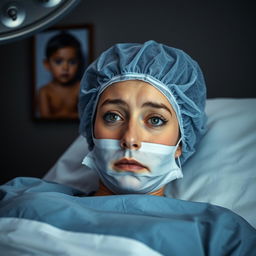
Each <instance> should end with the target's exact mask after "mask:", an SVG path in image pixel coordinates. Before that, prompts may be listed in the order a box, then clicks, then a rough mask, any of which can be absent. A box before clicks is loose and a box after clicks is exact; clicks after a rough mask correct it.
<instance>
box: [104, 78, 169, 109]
mask: <svg viewBox="0 0 256 256" xmlns="http://www.w3.org/2000/svg"><path fill="white" fill-rule="evenodd" d="M116 98H118V99H122V100H124V101H126V102H131V101H135V100H136V101H140V102H146V101H152V102H156V103H164V104H167V105H170V103H169V101H168V100H167V98H166V97H165V96H164V95H163V94H162V93H161V92H160V91H159V90H158V89H156V88H155V87H154V86H152V85H151V84H149V83H147V82H144V81H140V80H127V81H121V82H116V83H113V84H112V85H110V86H109V87H108V88H107V89H106V90H105V91H104V92H103V93H102V94H101V96H100V99H99V102H102V101H104V100H106V99H116ZM170 106H171V105H170Z"/></svg>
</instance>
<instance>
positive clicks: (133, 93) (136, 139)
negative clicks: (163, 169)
mask: <svg viewBox="0 0 256 256" xmlns="http://www.w3.org/2000/svg"><path fill="white" fill-rule="evenodd" d="M94 136H95V138H96V139H116V140H120V146H121V147H123V148H129V149H133V150H138V149H139V148H140V147H141V142H150V143H158V144H164V145H169V146H174V145H176V144H177V142H178V140H179V125H178V120H177V118H176V114H175V112H174V110H173V108H172V106H171V105H170V103H169V102H168V100H167V99H166V97H165V96H164V95H163V94H162V93H160V92H159V91H158V90H157V89H155V88H154V87H153V86H152V85H150V84H149V83H146V82H143V81H139V80H129V81H123V82H117V83H114V84H112V85H111V86H109V87H108V88H107V89H106V90H105V91H104V92H103V93H102V95H101V96H100V99H99V102H98V106H97V112H96V117H95V124H94ZM180 154H181V148H180V147H178V149H177V151H176V157H178V156H180Z"/></svg>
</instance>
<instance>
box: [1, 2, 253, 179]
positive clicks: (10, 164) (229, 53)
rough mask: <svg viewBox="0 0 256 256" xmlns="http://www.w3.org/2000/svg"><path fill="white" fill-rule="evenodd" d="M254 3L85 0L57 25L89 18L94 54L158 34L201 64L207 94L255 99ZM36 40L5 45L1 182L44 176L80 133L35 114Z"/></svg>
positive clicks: (70, 123)
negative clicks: (33, 112)
mask: <svg viewBox="0 0 256 256" xmlns="http://www.w3.org/2000/svg"><path fill="white" fill-rule="evenodd" d="M255 9H256V8H255V4H254V3H253V1H246V0H243V1H242V0H239V1H238V0H233V1H232V0H226V1H220V0H216V1H206V0H204V1H203V0H194V1H191V0H168V1H166V0H158V1H148V0H127V1H120V0H119V1H118V0H108V1H99V0H82V1H80V3H79V4H78V5H77V6H76V7H75V8H74V9H73V10H72V11H71V12H70V13H68V14H67V15H66V16H64V17H63V18H62V19H61V20H59V21H58V22H57V23H55V24H53V26H69V25H82V24H91V25H92V26H93V57H94V58H96V57H97V56H98V55H99V54H100V53H101V52H102V51H104V50H106V49H107V48H108V47H110V46H112V45H113V44H115V43H119V42H141V43H142V42H144V41H146V40H150V39H153V40H156V41H158V42H161V43H164V44H167V45H170V46H173V47H176V48H180V49H183V50H184V51H185V52H187V53H188V54H189V55H190V56H191V57H193V58H194V59H195V60H197V62H198V63H199V65H200V66H201V68H202V70H203V73H204V75H205V80H206V83H207V87H208V98H220V97H228V98H250V97H256V84H255V78H254V75H255V57H256V56H255V55H256V54H255V53H256V50H255V47H256V40H255ZM31 42H32V36H30V37H27V38H23V39H20V40H15V41H13V42H8V43H5V44H1V45H0V56H1V62H0V84H1V101H0V102H1V107H0V111H1V114H0V115H1V146H2V148H1V175H0V184H2V183H4V182H6V181H8V180H10V179H12V178H14V177H16V176H32V177H42V176H43V175H44V174H45V173H46V172H47V171H48V170H49V169H50V168H51V167H52V165H53V164H54V163H55V162H56V161H57V160H58V158H59V157H60V156H61V154H62V153H63V152H64V151H65V150H66V149H67V147H68V146H69V145H70V144H71V143H72V142H73V141H74V139H75V138H76V137H77V136H78V124H79V122H78V121H51V122H49V121H48V122H47V121H45V122H42V121H35V120H33V118H32V109H31V108H32V89H31V88H32V83H33V81H32V76H33V74H32V72H33V70H32V69H33V68H32V65H33V61H32V48H31V44H32V43H31ZM255 111H256V110H255Z"/></svg>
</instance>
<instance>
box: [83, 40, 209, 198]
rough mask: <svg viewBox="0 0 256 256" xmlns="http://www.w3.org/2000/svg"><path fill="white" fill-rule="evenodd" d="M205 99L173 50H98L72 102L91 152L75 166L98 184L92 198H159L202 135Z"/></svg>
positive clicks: (185, 61)
mask: <svg viewBox="0 0 256 256" xmlns="http://www.w3.org/2000/svg"><path fill="white" fill-rule="evenodd" d="M205 99H206V88H205V83H204V79H203V75H202V72H201V70H200V68H199V66H198V64H197V63H196V62H195V61H194V60H192V59H191V58H190V57H189V56H188V55H187V54H186V53H184V52H183V51H181V50H178V49H175V48H172V47H168V46H166V45H163V44H159V43H157V42H155V41H148V42H146V43H144V44H132V43H128V44H117V45H115V46H113V47H111V48H110V49H108V50H107V51H105V52H104V53H103V54H102V55H101V56H100V57H99V58H98V59H97V60H96V61H95V62H94V63H92V64H91V66H90V67H89V68H88V69H87V71H86V72H85V74H84V77H83V79H82V82H81V91H80V103H79V113H80V119H81V121H80V132H81V133H82V134H83V135H84V136H85V137H86V139H87V142H88V144H89V149H90V150H91V152H90V153H89V154H88V155H87V156H86V157H85V159H84V161H83V163H84V164H85V165H87V166H88V167H90V168H91V169H93V170H95V171H97V173H98V175H99V177H100V179H101V184H100V188H99V191H98V192H97V193H96V194H95V195H106V194H120V193H121V194H127V193H149V194H154V195H163V194H164V186H165V185H166V184H167V183H168V182H170V181H172V180H174V179H177V178H181V177H182V176H183V175H182V171H181V164H183V163H184V162H185V161H186V160H187V159H188V158H189V157H190V156H191V155H192V154H193V153H194V152H195V148H196V144H197V142H198V141H199V139H200V138H201V136H202V135H203V134H204V131H205V123H206V116H205V112H204V107H205Z"/></svg>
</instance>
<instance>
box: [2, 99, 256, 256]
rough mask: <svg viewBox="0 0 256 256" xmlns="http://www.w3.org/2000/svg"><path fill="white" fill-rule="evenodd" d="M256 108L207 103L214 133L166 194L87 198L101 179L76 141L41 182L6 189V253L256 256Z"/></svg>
mask: <svg viewBox="0 0 256 256" xmlns="http://www.w3.org/2000/svg"><path fill="white" fill-rule="evenodd" d="M255 110H256V99H231V98H218V99H208V100H207V104H206V112H207V115H208V121H207V128H208V129H207V133H206V134H205V136H204V137H203V139H202V140H201V142H200V144H199V147H198V151H197V153H196V154H195V155H194V156H192V157H191V158H190V159H189V160H188V161H187V163H186V164H185V165H184V166H183V167H182V169H183V174H184V177H183V179H179V180H176V181H173V182H171V183H170V184H168V185H167V187H166V191H165V194H166V196H165V197H157V196H149V195H115V196H105V197H93V196H90V193H91V191H94V190H96V189H97V185H98V177H97V176H96V174H95V173H94V172H92V171H91V170H90V169H86V167H85V166H83V165H81V162H82V159H83V158H84V156H85V155H86V153H87V152H88V150H87V147H86V141H85V139H84V138H83V137H80V136H79V137H78V138H77V139H76V140H75V141H74V142H73V143H72V144H71V145H70V147H69V148H67V150H66V151H65V152H64V154H63V155H61V156H60V158H59V159H58V161H57V162H56V164H55V165H54V166H53V167H52V168H51V169H50V170H49V171H48V172H47V174H46V175H45V177H43V180H42V179H37V178H16V179H14V180H12V181H10V182H9V183H7V184H5V185H2V186H0V198H1V201H0V217H1V218H0V248H1V250H0V252H6V254H3V255H8V256H9V255H90V256H91V255H111V256H115V255H122V256H124V255H147V256H150V255H256V231H255V229H256V164H255V161H256V115H255ZM55 182H57V183H58V184H56V183H55ZM64 185H67V186H64ZM216 206H219V207H216ZM1 255H2V254H1Z"/></svg>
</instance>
